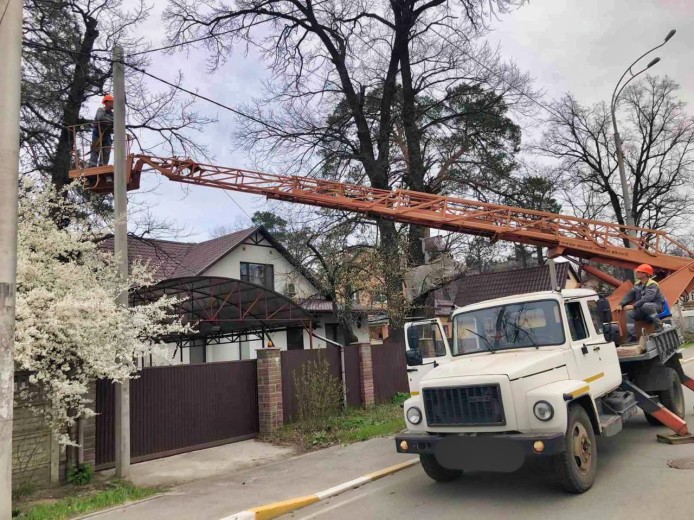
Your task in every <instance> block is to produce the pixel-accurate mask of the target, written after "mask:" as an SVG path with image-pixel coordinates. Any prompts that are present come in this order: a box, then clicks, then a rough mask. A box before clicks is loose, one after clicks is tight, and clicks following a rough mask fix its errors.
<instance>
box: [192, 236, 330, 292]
mask: <svg viewBox="0 0 694 520" xmlns="http://www.w3.org/2000/svg"><path fill="white" fill-rule="evenodd" d="M259 238H260V237H259ZM241 262H250V263H254V264H270V265H272V266H273V270H274V274H275V291H276V292H278V293H280V294H286V289H287V283H288V282H293V283H294V288H295V290H296V293H297V297H298V298H308V297H310V296H314V295H316V294H317V293H318V289H317V288H316V287H313V285H312V284H311V283H310V282H309V281H308V280H307V279H306V278H305V277H304V276H303V275H301V273H299V272H298V271H297V269H296V267H294V266H293V265H292V264H291V263H289V261H288V260H287V259H286V258H285V257H284V256H282V255H281V254H280V253H279V252H278V251H277V250H276V249H275V248H274V247H272V245H271V244H270V242H268V241H267V240H265V239H262V241H260V245H254V244H251V243H250V240H246V242H244V243H243V244H241V245H240V246H238V247H236V249H234V250H233V251H231V252H229V253H228V254H227V255H226V256H225V257H224V258H222V259H221V260H219V262H217V263H216V264H214V265H213V266H212V267H210V268H209V269H207V270H206V271H204V272H203V273H202V275H203V276H223V277H226V278H236V279H237V280H240V279H241Z"/></svg>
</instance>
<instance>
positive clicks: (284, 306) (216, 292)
mask: <svg viewBox="0 0 694 520" xmlns="http://www.w3.org/2000/svg"><path fill="white" fill-rule="evenodd" d="M162 296H171V297H175V298H177V299H179V300H181V301H180V302H179V303H177V304H176V305H175V310H176V312H177V313H178V315H179V316H180V317H181V318H182V321H183V323H190V324H192V325H194V328H195V329H196V332H195V334H194V335H196V336H197V335H202V336H206V335H215V336H224V335H227V334H238V333H243V332H258V331H271V330H276V329H283V328H286V327H297V326H303V327H310V326H311V321H312V317H311V315H310V314H309V312H308V311H307V310H305V309H303V308H302V307H301V306H299V305H298V304H296V303H295V302H293V301H292V300H290V299H289V298H287V297H286V296H284V295H282V294H280V293H278V292H275V291H272V290H269V289H266V288H265V287H262V286H260V285H255V284H253V283H250V282H245V281H242V280H237V279H234V278H223V277H216V276H188V277H183V278H170V279H167V280H163V281H161V282H159V283H157V284H156V285H152V286H149V287H142V288H139V289H137V290H135V291H133V292H131V294H130V304H131V305H133V306H135V305H142V304H146V303H149V302H152V301H156V300H158V299H159V298H161V297H162Z"/></svg>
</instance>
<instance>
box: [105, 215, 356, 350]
mask: <svg viewBox="0 0 694 520" xmlns="http://www.w3.org/2000/svg"><path fill="white" fill-rule="evenodd" d="M102 247H104V248H105V249H110V250H112V249H113V237H107V238H106V239H105V240H104V241H103V242H102ZM128 259H129V261H130V262H131V263H132V262H134V261H139V262H143V263H147V264H148V265H149V268H150V269H152V271H153V272H154V276H155V279H156V280H157V282H159V283H160V284H163V285H165V284H164V282H173V281H176V280H184V281H189V280H194V279H199V280H202V279H209V280H214V281H215V283H217V284H219V283H220V282H219V280H229V281H240V282H242V283H243V285H244V287H248V288H255V289H257V291H256V293H257V294H258V295H259V296H258V297H256V298H255V300H259V299H263V298H265V299H267V295H270V296H271V297H272V298H273V300H275V301H276V300H278V299H279V300H285V299H286V301H287V302H291V303H293V304H295V305H296V306H297V307H299V308H300V310H301V312H302V313H303V314H304V316H307V317H308V319H309V320H310V322H311V327H310V328H307V327H306V326H305V322H306V319H304V321H303V323H304V325H303V326H302V325H301V324H299V323H298V322H297V323H296V324H293V325H291V326H287V325H286V323H283V325H282V327H281V328H279V327H275V328H273V326H272V319H271V318H272V317H273V315H272V313H270V314H266V318H268V320H267V321H266V323H267V327H265V324H264V325H263V330H262V333H259V332H258V328H257V326H254V328H253V331H252V332H251V331H250V326H249V330H248V333H246V334H244V329H243V320H237V321H238V322H240V323H235V327H236V328H235V329H234V330H235V333H234V334H230V335H228V336H227V337H225V338H224V339H222V340H220V339H219V338H216V339H215V340H214V341H210V340H208V339H207V338H199V339H197V340H193V341H189V342H187V343H186V347H185V348H183V347H181V346H180V344H179V345H178V346H176V347H173V346H172V348H171V360H172V361H173V362H177V363H204V362H214V361H233V360H238V359H254V358H255V357H256V350H257V349H258V348H262V347H263V346H265V345H268V344H269V343H270V342H272V344H273V345H274V346H275V347H278V348H280V349H282V350H287V349H289V350H293V349H304V348H309V347H311V348H323V347H326V346H327V345H326V341H324V340H323V339H321V338H326V339H328V340H332V341H336V342H338V343H342V344H344V340H345V334H344V331H342V330H341V326H340V325H339V323H338V320H337V317H336V316H335V314H334V312H333V303H332V302H331V301H330V300H328V299H327V298H325V297H324V296H323V295H322V294H321V293H320V289H319V287H320V285H319V283H318V281H317V280H316V279H315V277H314V276H313V275H312V273H311V272H310V271H309V270H308V269H306V268H305V267H304V266H302V265H301V264H300V263H299V262H298V261H297V260H296V259H295V258H294V257H293V256H292V255H291V254H290V253H289V252H288V251H287V249H286V248H285V247H284V246H283V245H282V244H281V243H280V242H279V241H278V240H277V239H275V238H274V237H273V236H272V234H271V233H270V232H269V231H268V230H267V229H265V228H264V227H263V226H254V227H251V228H248V229H243V230H240V231H236V232H234V233H230V234H227V235H224V236H221V237H218V238H214V239H212V240H206V241H204V242H198V243H192V242H176V241H169V240H155V239H143V238H138V237H135V236H129V237H128ZM263 290H264V291H265V294H263V293H262V291H263ZM230 303H231V302H230ZM254 304H255V302H251V303H246V306H245V308H244V309H245V310H244V312H249V313H250V312H251V310H252V308H253V305H254ZM255 307H256V308H257V307H258V305H256V306H255ZM260 307H262V305H260ZM356 311H357V312H360V311H359V309H356ZM243 316H245V314H243ZM250 316H251V315H250V314H249V318H248V322H249V323H250V322H251V319H250ZM261 321H263V319H262V317H261V318H258V317H257V316H256V319H254V320H253V322H254V323H255V324H257V323H258V322H261ZM362 321H363V323H362ZM352 332H353V334H354V335H355V336H356V337H357V338H358V340H359V341H363V342H368V341H369V331H368V325H367V323H366V319H364V320H357V323H356V324H355V325H354V328H353V330H352Z"/></svg>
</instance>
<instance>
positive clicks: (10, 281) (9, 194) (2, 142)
mask: <svg viewBox="0 0 694 520" xmlns="http://www.w3.org/2000/svg"><path fill="white" fill-rule="evenodd" d="M22 7H23V4H22V2H21V0H8V2H7V3H4V9H3V10H2V11H1V12H0V49H2V52H0V520H10V518H12V413H13V402H14V312H15V288H16V274H17V181H18V177H19V107H20V97H19V94H20V91H21V68H20V66H21V60H22Z"/></svg>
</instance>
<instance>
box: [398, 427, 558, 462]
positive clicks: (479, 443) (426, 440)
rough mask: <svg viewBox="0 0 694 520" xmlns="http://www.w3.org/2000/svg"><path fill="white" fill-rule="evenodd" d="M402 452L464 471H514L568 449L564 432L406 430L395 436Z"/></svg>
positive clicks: (399, 450)
mask: <svg viewBox="0 0 694 520" xmlns="http://www.w3.org/2000/svg"><path fill="white" fill-rule="evenodd" d="M395 446H396V449H397V451H398V452H399V453H408V454H417V455H434V456H435V457H436V460H437V461H438V462H439V464H441V465H442V466H444V467H446V468H449V469H462V470H464V471H496V472H512V471H516V470H517V469H519V468H520V467H521V466H522V465H523V462H525V459H526V458H531V457H546V456H551V455H557V454H558V453H562V452H564V451H566V439H565V436H564V434H563V433H551V434H542V433H541V434H534V435H529V434H522V433H508V434H498V435H497V434H492V435H487V434H485V435H478V436H469V435H455V434H453V435H429V434H426V433H405V434H402V435H398V436H396V437H395Z"/></svg>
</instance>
